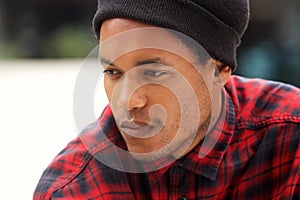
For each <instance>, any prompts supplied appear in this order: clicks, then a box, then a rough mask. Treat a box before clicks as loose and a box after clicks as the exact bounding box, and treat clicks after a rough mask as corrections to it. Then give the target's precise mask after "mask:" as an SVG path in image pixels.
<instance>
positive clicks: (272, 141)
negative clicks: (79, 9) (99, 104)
mask: <svg viewBox="0 0 300 200" xmlns="http://www.w3.org/2000/svg"><path fill="white" fill-rule="evenodd" d="M248 20H249V2H248V1H247V0H239V1H223V0H215V1H211V0H190V1H188V0H173V1H171V0H163V1H161V0H152V1H139V0H128V1H124V0H99V6H98V11H97V13H96V15H95V18H94V30H95V33H96V36H97V37H98V38H99V40H100V51H99V59H100V61H101V63H102V65H103V68H104V74H105V79H104V85H105V90H106V94H107V97H108V99H109V104H110V105H109V106H108V107H107V108H106V109H105V110H104V112H103V114H102V115H101V117H100V118H99V119H98V120H97V122H96V123H94V124H92V125H90V126H89V127H87V128H86V129H85V130H84V131H83V132H82V134H80V136H79V137H78V138H77V139H75V140H74V141H72V142H71V143H70V144H69V145H68V146H67V147H66V148H65V149H64V150H63V151H62V152H61V153H60V154H59V155H58V156H57V157H56V158H55V159H54V161H53V162H52V163H51V164H50V166H49V167H48V168H47V169H46V171H45V172H44V174H43V176H42V178H41V180H40V182H39V184H38V186H37V188H36V191H35V194H34V199H264V198H265V199H299V198H300V171H299V166H300V165H299V164H300V144H299V137H300V103H299V102H300V101H299V100H300V90H299V89H297V88H295V87H292V86H289V85H285V84H281V83H276V82H270V81H264V80H260V79H253V80H250V79H245V78H242V77H238V76H231V73H232V71H233V70H235V68H236V66H237V64H236V58H235V51H236V48H237V47H238V45H239V43H240V39H241V37H242V35H243V33H244V31H245V29H246V27H247V24H248ZM202 47H203V48H202Z"/></svg>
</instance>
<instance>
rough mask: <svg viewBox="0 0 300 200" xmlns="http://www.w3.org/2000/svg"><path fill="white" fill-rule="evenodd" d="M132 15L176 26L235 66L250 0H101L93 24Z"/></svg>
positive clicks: (224, 61)
mask: <svg viewBox="0 0 300 200" xmlns="http://www.w3.org/2000/svg"><path fill="white" fill-rule="evenodd" d="M110 18H129V19H134V20H138V21H141V22H144V23H148V24H153V25H156V26H159V27H164V28H168V29H173V30H175V31H179V32H181V33H183V34H186V35H188V36H189V37H191V38H193V39H194V40H196V41H197V42H198V43H199V44H200V45H201V46H202V47H203V48H204V49H205V50H206V51H207V52H208V53H209V54H210V56H211V57H212V58H214V59H217V60H219V61H221V62H222V63H224V64H226V65H228V66H230V67H231V68H232V69H233V70H235V69H236V66H237V64H236V48H237V47H238V46H239V44H240V41H241V37H242V35H243V33H244V31H245V29H246V27H247V25H248V21H249V0H98V10H97V12H96V14H95V17H94V21H93V26H94V31H95V34H96V37H97V38H98V39H99V35H100V28H101V24H102V23H103V21H104V20H106V19H110Z"/></svg>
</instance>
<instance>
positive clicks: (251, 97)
mask: <svg viewBox="0 0 300 200" xmlns="http://www.w3.org/2000/svg"><path fill="white" fill-rule="evenodd" d="M225 89H226V91H227V93H228V94H229V96H230V97H231V99H232V101H233V103H234V106H235V111H236V116H237V118H238V119H239V121H240V122H241V123H242V124H243V123H245V122H244V121H251V120H252V121H253V122H266V123H267V122H270V123H271V122H272V121H273V122H276V123H278V122H280V121H282V122H285V121H292V122H298V123H300V89H299V88H297V87H294V86H292V85H289V84H284V83H280V82H275V81H267V80H263V79H247V78H243V77H239V76H232V77H231V78H230V80H229V81H228V83H227V84H226V85H225Z"/></svg>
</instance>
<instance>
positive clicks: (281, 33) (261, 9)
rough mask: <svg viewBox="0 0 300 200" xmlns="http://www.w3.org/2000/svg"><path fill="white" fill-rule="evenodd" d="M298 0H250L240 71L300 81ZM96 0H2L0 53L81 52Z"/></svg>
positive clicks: (89, 39) (90, 40)
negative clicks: (249, 20) (249, 18)
mask: <svg viewBox="0 0 300 200" xmlns="http://www.w3.org/2000/svg"><path fill="white" fill-rule="evenodd" d="M299 2H300V1H299V0H285V1H284V0H264V1H260V0H251V16H252V17H251V22H250V25H249V28H248V30H247V32H246V34H245V36H244V37H243V41H242V45H241V46H240V48H239V49H238V62H239V69H238V71H237V72H236V73H237V74H242V75H245V76H248V77H263V78H268V79H275V80H281V81H284V82H289V83H292V84H295V85H298V86H300V78H299V71H300V68H299V65H300V56H299V55H300V37H299V35H300V5H299V4H300V3H299ZM96 5H97V1H96V0H88V1H84V0H59V1H58V0H22V1H17V0H0V59H1V58H2V59H20V58H21V59H24V58H26V59H37V58H48V59H49V58H83V57H85V56H86V55H87V53H88V52H89V51H90V50H91V49H92V48H93V47H94V46H95V45H96V44H97V41H96V40H95V38H94V35H93V32H92V26H91V19H92V17H93V15H94V12H95V10H96Z"/></svg>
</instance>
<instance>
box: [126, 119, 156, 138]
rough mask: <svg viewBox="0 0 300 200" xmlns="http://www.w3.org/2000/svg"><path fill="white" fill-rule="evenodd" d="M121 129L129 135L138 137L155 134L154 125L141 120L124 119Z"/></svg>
mask: <svg viewBox="0 0 300 200" xmlns="http://www.w3.org/2000/svg"><path fill="white" fill-rule="evenodd" d="M120 129H121V130H122V131H123V132H124V133H126V134H127V135H130V136H133V137H137V138H148V137H151V136H153V135H154V134H153V131H152V130H153V129H154V126H152V125H149V124H148V123H145V122H140V121H124V122H122V123H121V125H120Z"/></svg>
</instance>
